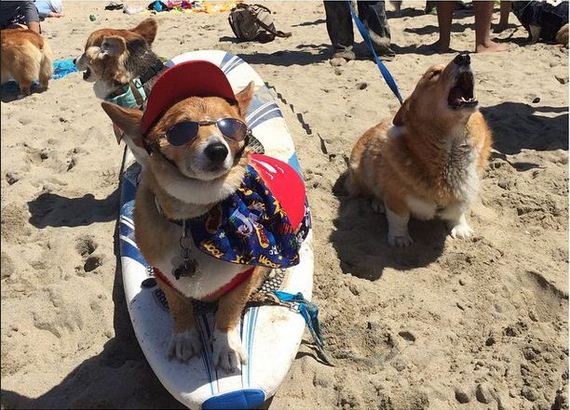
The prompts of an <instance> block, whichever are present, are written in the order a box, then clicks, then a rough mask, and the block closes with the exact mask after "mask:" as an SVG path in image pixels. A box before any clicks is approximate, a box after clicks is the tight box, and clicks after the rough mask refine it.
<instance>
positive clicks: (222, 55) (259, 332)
mask: <svg viewBox="0 0 570 410" xmlns="http://www.w3.org/2000/svg"><path fill="white" fill-rule="evenodd" d="M188 60H207V61H210V62H212V63H214V64H217V65H218V66H219V67H220V68H221V69H222V71H223V72H224V73H225V74H226V76H227V77H228V80H229V82H230V84H231V85H232V88H233V90H234V92H235V93H237V92H238V91H240V90H242V89H243V88H245V86H247V84H249V82H250V81H254V82H255V86H256V87H255V88H256V93H255V96H254V98H253V100H252V102H251V105H250V107H249V109H248V113H247V115H246V122H247V124H248V126H249V127H250V128H251V130H252V133H253V136H254V137H255V139H256V140H257V141H258V147H257V148H262V150H263V151H264V152H265V154H266V155H269V156H272V157H275V158H277V159H280V160H282V161H285V162H288V163H289V164H290V165H291V166H292V167H293V168H295V170H297V172H299V174H301V176H302V173H301V169H300V166H299V162H298V160H297V157H296V155H295V147H294V144H293V140H292V139H291V135H290V133H289V130H288V128H287V125H286V124H285V120H284V118H283V114H282V112H281V110H280V108H279V106H278V104H277V102H276V101H275V98H274V96H273V95H272V93H271V92H270V91H269V89H268V88H267V87H266V85H265V83H264V82H263V80H262V79H261V77H260V76H259V75H258V74H257V73H256V72H255V71H254V70H253V68H252V67H251V66H249V65H248V64H247V63H246V62H245V61H243V60H242V59H241V58H239V57H237V56H234V55H232V54H230V53H226V52H224V51H218V50H211V51H195V52H190V53H185V54H182V55H179V56H177V57H175V58H173V59H172V60H170V61H169V62H168V63H167V66H172V65H174V64H178V63H180V62H183V61H188ZM259 144H260V145H261V147H259ZM123 169H124V172H123V174H122V176H121V178H122V187H121V211H120V220H119V222H120V224H119V241H120V253H121V268H122V276H123V283H124V288H125V296H126V300H127V305H128V310H129V314H130V317H131V321H132V324H133V328H134V331H135V334H136V336H137V339H138V342H139V344H140V346H141V348H142V350H143V352H144V355H145V357H146V359H147V361H148V363H149V364H150V366H151V368H152V369H153V371H154V372H155V373H156V375H157V377H158V378H159V380H160V381H161V382H162V384H163V385H164V387H165V388H166V389H167V390H168V391H169V392H170V394H172V395H173V396H174V397H175V398H176V399H177V400H178V401H180V402H181V403H182V404H184V405H185V406H187V407H189V408H192V409H194V408H203V409H210V408H212V409H213V408H216V409H221V408H232V409H241V408H255V407H258V406H260V405H261V404H263V403H264V402H265V401H266V400H267V399H269V398H270V397H272V396H273V395H274V394H275V392H276V391H277V389H278V387H279V385H280V384H281V383H282V382H283V380H284V378H285V377H286V375H287V372H288V370H289V368H290V366H291V364H292V362H293V360H294V358H295V356H296V354H297V351H298V349H299V344H300V343H301V339H302V336H303V332H304V328H305V322H304V320H303V318H302V317H301V315H300V314H299V313H297V312H296V311H294V310H292V309H289V308H287V307H284V306H254V307H248V308H247V309H246V311H245V313H244V315H243V318H242V321H241V323H240V330H241V338H242V344H243V346H244V349H245V350H246V351H247V353H248V361H247V364H245V365H242V366H241V369H240V370H239V371H238V372H236V373H231V374H229V373H226V372H225V371H224V370H221V369H216V368H215V367H214V366H213V363H212V348H211V344H210V337H211V333H212V329H213V326H214V314H215V305H213V304H203V303H196V304H195V309H194V311H195V316H196V323H197V326H198V329H199V331H200V334H201V337H202V345H203V346H202V347H203V349H202V354H201V355H200V356H195V357H193V358H191V359H190V360H189V361H188V362H187V363H180V362H178V361H176V360H169V359H168V358H167V347H168V343H169V341H170V337H171V334H172V327H173V323H172V318H171V316H170V314H169V312H168V306H167V303H166V300H165V297H164V294H163V293H162V291H161V290H160V288H159V287H158V286H156V282H155V281H154V280H153V279H152V270H151V269H149V265H148V263H147V262H146V261H145V260H144V258H143V256H142V255H141V254H140V252H139V250H138V247H137V245H136V242H135V239H134V223H133V209H134V203H135V201H134V200H135V195H136V189H137V180H138V177H139V173H140V166H139V165H138V164H137V163H135V162H134V157H133V156H132V154H131V153H130V151H129V150H128V149H127V151H126V153H125V158H124V164H123ZM279 273H281V274H284V276H283V277H284V278H283V283H282V285H281V288H280V290H282V291H285V292H289V293H294V294H295V293H298V292H301V293H302V294H303V295H304V297H305V298H306V299H307V300H310V299H311V296H312V286H313V250H312V231H309V235H308V236H307V238H306V239H305V241H304V242H303V245H302V247H301V250H300V263H299V264H298V265H297V266H294V267H292V268H289V269H287V270H285V271H283V272H279Z"/></svg>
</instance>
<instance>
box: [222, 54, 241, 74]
mask: <svg viewBox="0 0 570 410" xmlns="http://www.w3.org/2000/svg"><path fill="white" fill-rule="evenodd" d="M243 63H245V61H243V60H242V59H241V58H239V57H235V58H234V59H232V60H231V61H230V62H229V63H228V64H226V66H225V67H223V66H222V67H221V69H222V71H223V72H224V74H225V75H228V74H229V73H230V72H232V70H234V69H235V68H236V67H237V66H239V65H241V64H243Z"/></svg>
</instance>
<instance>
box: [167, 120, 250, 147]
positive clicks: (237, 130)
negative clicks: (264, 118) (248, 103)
mask: <svg viewBox="0 0 570 410" xmlns="http://www.w3.org/2000/svg"><path fill="white" fill-rule="evenodd" d="M213 124H216V126H217V127H218V129H219V130H220V132H221V133H222V134H223V135H224V137H226V138H228V139H231V140H234V141H237V142H241V141H243V140H244V139H245V138H246V137H247V135H248V133H249V129H248V128H247V125H245V124H244V123H243V122H242V121H240V120H237V119H235V118H220V119H219V120H215V121H214V120H208V121H183V122H179V123H177V124H174V125H173V126H172V127H170V128H169V129H168V131H166V134H165V136H166V140H167V141H168V142H169V143H170V145H174V146H180V145H184V144H187V143H188V142H190V141H192V140H193V139H194V138H196V135H198V129H199V128H200V126H201V125H213Z"/></svg>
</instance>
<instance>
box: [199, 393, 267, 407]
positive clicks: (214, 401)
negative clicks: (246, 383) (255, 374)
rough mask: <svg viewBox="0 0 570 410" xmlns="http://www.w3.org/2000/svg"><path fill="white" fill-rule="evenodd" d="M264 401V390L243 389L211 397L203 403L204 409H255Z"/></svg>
mask: <svg viewBox="0 0 570 410" xmlns="http://www.w3.org/2000/svg"><path fill="white" fill-rule="evenodd" d="M264 402H265V393H264V391H263V390H261V389H242V390H235V391H231V392H228V393H224V394H220V395H219V396H214V397H210V398H209V399H208V400H206V401H205V402H204V403H202V409H204V410H209V409H222V410H223V409H255V408H259V406H261V405H262V404H263V403H264Z"/></svg>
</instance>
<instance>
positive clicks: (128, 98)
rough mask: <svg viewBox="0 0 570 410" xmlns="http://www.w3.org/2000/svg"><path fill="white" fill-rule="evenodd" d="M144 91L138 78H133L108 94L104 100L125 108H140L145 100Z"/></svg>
mask: <svg viewBox="0 0 570 410" xmlns="http://www.w3.org/2000/svg"><path fill="white" fill-rule="evenodd" d="M146 97H147V95H146V91H145V89H144V86H143V83H142V81H141V80H140V79H138V78H135V79H134V80H132V81H130V82H129V83H128V84H125V85H123V86H122V87H121V88H119V89H118V90H117V91H116V92H114V93H112V94H109V95H108V96H107V97H106V98H105V101H108V102H111V103H113V104H117V105H120V106H121V107H125V108H139V109H140V108H141V107H142V106H143V104H144V102H145V101H146Z"/></svg>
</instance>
